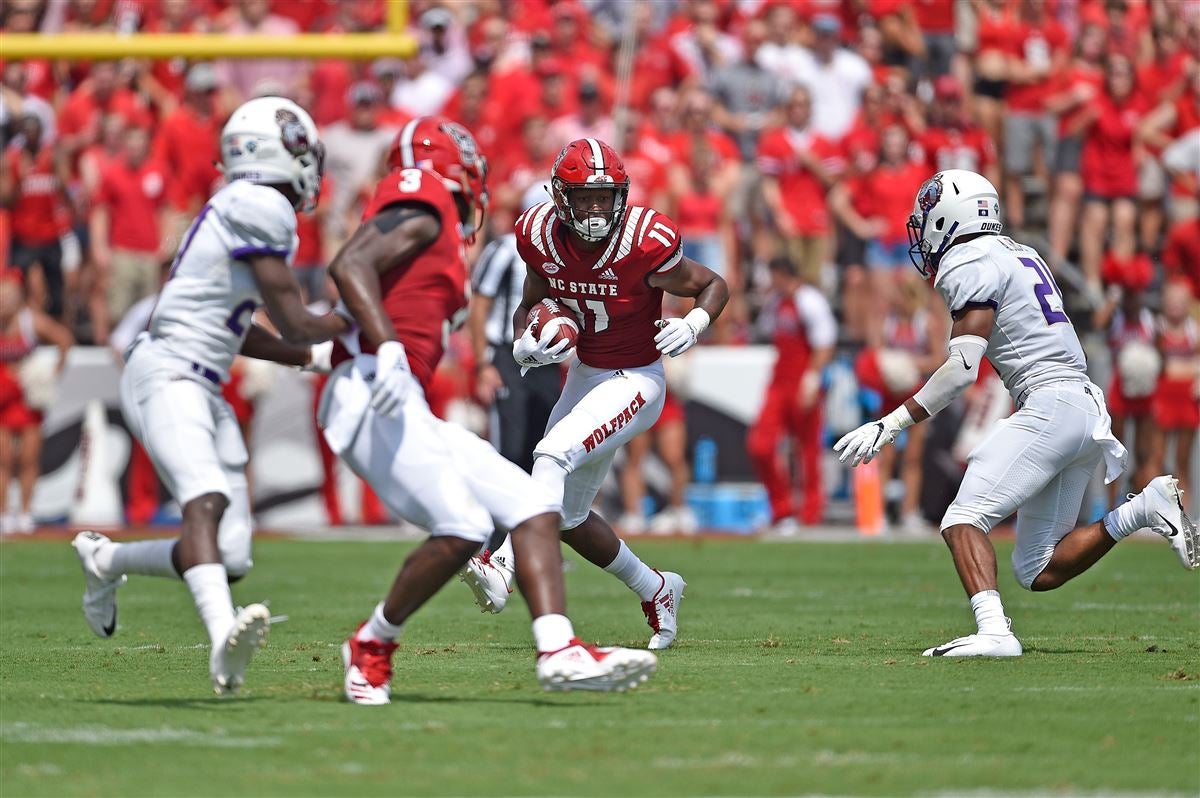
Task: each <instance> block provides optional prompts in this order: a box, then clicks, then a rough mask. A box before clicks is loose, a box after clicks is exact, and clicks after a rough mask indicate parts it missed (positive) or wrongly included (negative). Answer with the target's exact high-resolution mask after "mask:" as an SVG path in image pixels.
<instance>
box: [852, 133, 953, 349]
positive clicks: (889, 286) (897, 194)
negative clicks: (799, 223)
mask: <svg viewBox="0 0 1200 798" xmlns="http://www.w3.org/2000/svg"><path fill="white" fill-rule="evenodd" d="M928 177H929V168H928V167H927V166H926V165H925V164H924V163H919V162H916V161H913V160H912V159H911V158H910V157H909V138H908V133H907V131H906V130H905V128H904V127H903V126H902V125H891V126H889V127H887V128H886V129H885V130H884V132H883V137H882V140H881V143H880V149H879V165H878V166H876V167H875V168H874V169H873V170H871V171H870V172H868V173H866V174H865V175H860V176H855V177H853V178H850V179H847V180H845V181H843V182H842V183H839V184H838V185H837V186H836V187H835V188H834V191H833V192H832V194H831V196H830V206H831V208H832V209H833V211H834V213H836V214H837V217H838V218H839V219H840V220H841V222H842V224H844V225H845V226H846V227H847V228H848V229H849V231H850V233H852V234H853V236H855V237H856V238H857V239H861V240H862V241H863V242H864V243H863V250H862V256H861V261H859V262H857V263H855V262H848V263H846V264H845V265H846V266H847V271H846V273H845V276H844V280H843V302H844V305H845V311H846V317H847V326H848V328H849V331H850V333H851V334H852V335H853V336H855V337H862V338H865V339H868V340H870V339H871V338H872V336H873V335H876V334H877V333H878V330H879V325H880V324H881V323H882V320H883V315H884V313H885V312H886V310H887V307H888V302H889V299H890V297H891V295H892V293H893V292H894V291H895V283H896V279H895V278H896V276H897V273H899V272H902V271H904V270H907V269H908V268H909V265H910V261H909V258H908V233H907V230H906V228H905V225H906V223H907V222H908V217H909V215H910V214H911V213H912V203H913V197H914V196H916V193H917V189H918V188H920V186H921V183H922V182H924V181H925V179H926V178H928ZM860 265H865V266H866V268H867V269H868V270H869V277H868V276H867V275H864V274H863V271H862V269H861V268H860Z"/></svg>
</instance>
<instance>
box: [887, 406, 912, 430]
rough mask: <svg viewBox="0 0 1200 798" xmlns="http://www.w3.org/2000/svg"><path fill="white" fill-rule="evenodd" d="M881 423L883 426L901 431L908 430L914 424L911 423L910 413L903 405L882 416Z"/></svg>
mask: <svg viewBox="0 0 1200 798" xmlns="http://www.w3.org/2000/svg"><path fill="white" fill-rule="evenodd" d="M883 423H884V425H885V426H890V427H894V428H895V429H897V430H902V429H908V428H909V427H911V426H912V425H913V424H915V423H916V422H915V421H913V417H912V413H910V412H908V408H907V407H905V406H904V405H900V406H899V407H897V408H896V409H895V410H893V411H892V412H890V413H888V414H887V415H886V416H884V418H883Z"/></svg>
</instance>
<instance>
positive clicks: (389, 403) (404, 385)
mask: <svg viewBox="0 0 1200 798" xmlns="http://www.w3.org/2000/svg"><path fill="white" fill-rule="evenodd" d="M411 385H412V372H411V371H409V368H408V355H407V354H406V353H405V351H404V344H402V343H400V342H399V341H384V342H383V343H382V344H380V345H379V349H377V350H376V352H375V380H374V381H373V382H372V383H371V407H372V408H373V409H374V410H375V412H376V413H378V414H379V415H381V416H386V417H388V418H395V417H396V416H398V415H400V409H401V408H402V407H403V406H404V398H405V397H406V396H408V392H409V390H410V387H411Z"/></svg>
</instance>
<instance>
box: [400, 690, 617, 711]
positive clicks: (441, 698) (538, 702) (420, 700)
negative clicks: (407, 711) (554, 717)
mask: <svg viewBox="0 0 1200 798" xmlns="http://www.w3.org/2000/svg"><path fill="white" fill-rule="evenodd" d="M392 703H393V704H524V705H526V706H531V707H553V708H554V709H574V708H575V707H599V706H609V704H607V703H606V702H604V701H569V702H566V701H554V700H551V699H548V698H517V697H515V696H514V697H512V698H498V697H490V696H489V697H485V696H455V695H429V694H426V693H401V694H399V695H398V694H396V693H392Z"/></svg>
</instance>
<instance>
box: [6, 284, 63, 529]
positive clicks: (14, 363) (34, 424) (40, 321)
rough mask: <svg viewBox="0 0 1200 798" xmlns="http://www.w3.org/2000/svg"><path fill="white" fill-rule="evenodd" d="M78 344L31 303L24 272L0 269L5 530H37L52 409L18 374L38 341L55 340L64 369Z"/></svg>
mask: <svg viewBox="0 0 1200 798" xmlns="http://www.w3.org/2000/svg"><path fill="white" fill-rule="evenodd" d="M74 343H75V341H74V338H73V337H72V336H71V332H70V331H69V330H68V329H67V328H66V327H65V326H63V325H62V324H59V323H58V322H57V321H55V320H54V319H52V318H50V317H49V316H47V315H46V314H45V313H43V312H42V311H40V310H35V309H33V308H31V307H29V306H28V304H27V303H26V301H25V295H24V292H23V291H22V285H21V275H20V273H19V272H15V270H8V269H6V270H4V271H3V272H0V534H9V533H12V532H16V533H18V534H29V533H31V532H33V531H34V519H33V516H32V515H31V514H30V505H31V504H32V502H33V489H34V487H35V485H36V484H37V479H38V475H39V472H40V468H39V466H40V459H41V458H40V456H41V452H42V412H43V411H44V410H46V409H47V408H46V406H45V404H42V403H39V402H38V401H36V400H35V398H34V397H33V396H31V395H30V394H29V393H27V392H26V388H25V385H24V384H23V383H24V382H25V381H23V380H22V379H21V378H20V376H19V375H20V369H21V365H22V361H24V360H25V358H27V357H28V356H29V355H30V354H31V353H32V352H33V349H34V347H36V346H37V345H38V344H54V345H55V346H57V347H58V370H61V369H62V367H63V365H64V364H65V363H66V359H67V350H69V349H70V348H71V346H73V345H74ZM47 379H51V380H52V379H53V377H51V376H49V375H43V376H41V377H40V378H39V381H45V380H47ZM14 476H15V477H17V481H18V483H19V485H20V494H19V495H20V508H19V510H18V512H12V511H11V510H10V505H9V503H8V497H9V487H10V486H11V485H12V479H13V477H14Z"/></svg>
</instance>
